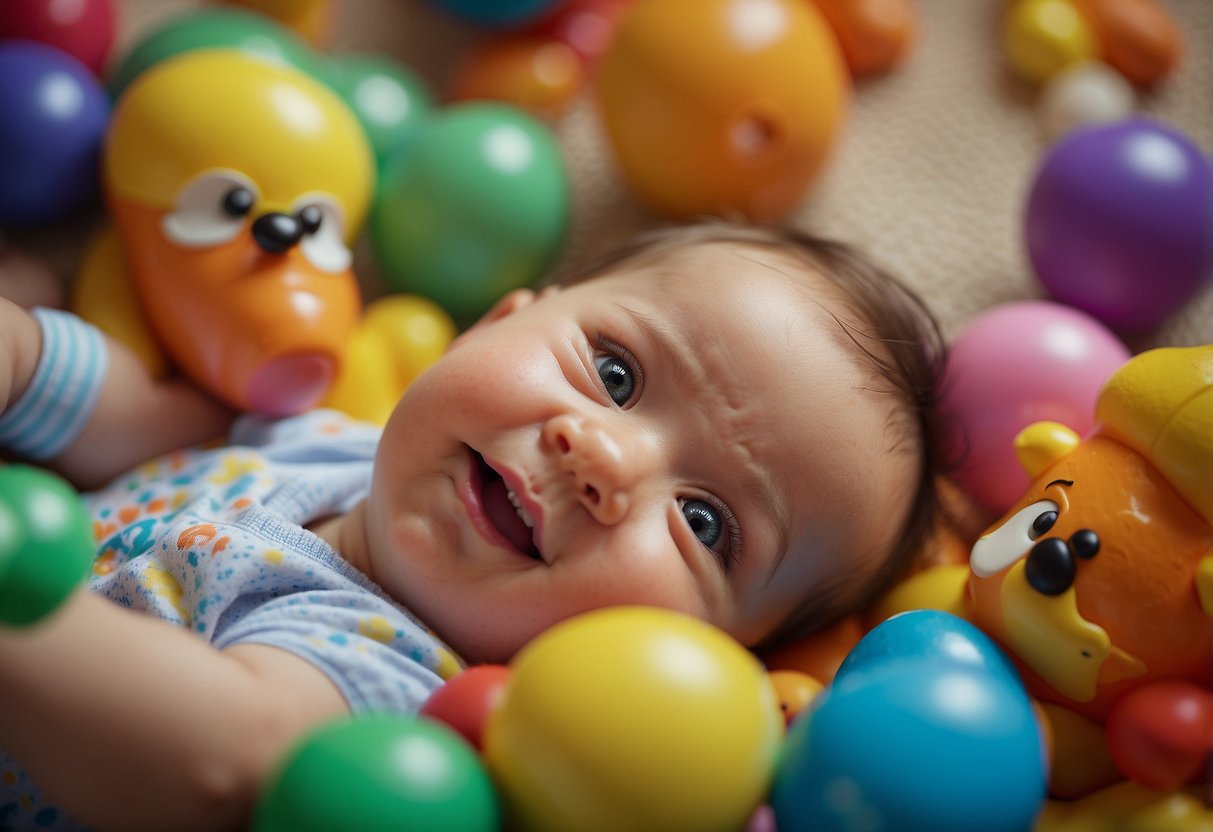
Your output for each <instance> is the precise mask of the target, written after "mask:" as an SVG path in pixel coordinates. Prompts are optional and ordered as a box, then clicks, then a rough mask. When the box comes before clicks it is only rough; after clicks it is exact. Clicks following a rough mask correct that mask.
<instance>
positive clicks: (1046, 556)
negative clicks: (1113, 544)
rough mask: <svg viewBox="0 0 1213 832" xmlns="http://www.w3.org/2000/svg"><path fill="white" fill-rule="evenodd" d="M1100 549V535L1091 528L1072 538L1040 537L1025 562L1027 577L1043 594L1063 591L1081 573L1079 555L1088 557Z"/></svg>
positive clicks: (1071, 584)
mask: <svg viewBox="0 0 1213 832" xmlns="http://www.w3.org/2000/svg"><path fill="white" fill-rule="evenodd" d="M1098 553H1099V535H1097V534H1096V533H1095V532H1093V531H1091V530H1090V529H1079V530H1078V531H1076V532H1074V534H1072V535H1070V540H1069V541H1068V542H1067V541H1064V540H1062V539H1061V538H1060V537H1046V538H1045V539H1043V540H1040V541H1037V543H1036V545H1035V546H1033V547H1032V551H1031V552H1029V553H1028V560H1027V563H1025V564H1024V567H1023V571H1024V577H1026V578H1027V579H1028V583H1029V584H1030V585H1031V586H1032V588H1033V589H1035V590H1036V591H1037V592H1039V593H1041V594H1042V595H1061V593H1063V592H1065V591H1066V590H1067V589H1069V588H1070V587H1071V586H1073V584H1074V577H1075V576H1076V575H1077V574H1078V564H1077V563H1076V562H1075V560H1074V558H1075V557H1080V558H1082V559H1084V560H1086V559H1088V558H1093V557H1095V555H1097V554H1098Z"/></svg>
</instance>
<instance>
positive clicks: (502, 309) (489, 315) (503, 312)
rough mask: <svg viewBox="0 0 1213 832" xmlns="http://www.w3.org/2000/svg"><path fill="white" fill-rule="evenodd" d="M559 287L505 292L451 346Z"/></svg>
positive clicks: (555, 290) (547, 295)
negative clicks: (536, 290) (537, 290)
mask: <svg viewBox="0 0 1213 832" xmlns="http://www.w3.org/2000/svg"><path fill="white" fill-rule="evenodd" d="M559 288H560V287H559V286H545V287H544V288H542V289H540V290H539V292H535V291H534V290H533V289H515V290H513V291H512V292H506V293H505V294H504V295H502V296H501V298H500V299H498V301H497V302H496V303H494V304H493V305H492V307H490V308H489V311H488V312H485V313H484V314H483V315H481V316H480V318H479V319H478V320H477V321H476V323H474V324H472V325H471V326H470V327H468V328H467V329H465V330H464V331H463V332H461V333H460V334H459V335H458V336H456V337H455V340H453V341H451V346H452V347H453V346H455V344H458V343H459V341H460V340H462V339H463V338H464V336H466V335H468V334H470V333H472V332H476V331H477V330H479V329H483V328H484V327H486V326H488V325H489V324H491V323H493V322H494V321H500V320H501V319H502V318H507V317H509V316H510V315H513V314H514V313H515V312H517V311H518V310H519V309H525V308H526V307H528V306H530V305H531V304H532V303H534V302H535V301H537V300H539V299H541V298H546V297H549V296H550V295H554V294H555V293H556V292H557V290H559Z"/></svg>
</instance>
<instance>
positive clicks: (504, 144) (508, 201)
mask: <svg viewBox="0 0 1213 832" xmlns="http://www.w3.org/2000/svg"><path fill="white" fill-rule="evenodd" d="M568 192H569V187H568V177H567V174H566V173H565V165H564V159H563V158H562V156H561V153H560V148H559V147H558V145H557V143H556V140H555V137H554V136H553V135H552V132H551V131H550V130H549V129H548V128H547V127H546V126H545V125H544V124H542V123H541V122H540V121H538V120H537V119H535V118H533V117H531V116H529V115H527V114H526V113H524V112H522V111H521V110H519V109H518V108H516V107H513V106H510V105H508V104H501V103H488V102H467V103H462V104H454V105H450V106H448V107H446V108H444V109H443V110H441V111H440V112H438V113H436V114H435V116H434V117H433V118H432V119H431V120H430V123H429V125H428V126H427V128H426V129H425V130H424V131H423V132H422V134H421V135H420V136H418V137H417V139H416V140H415V141H414V142H413V143H412V144H411V146H410V147H409V148H408V151H407V152H405V153H401V154H398V155H396V156H394V157H392V158H391V159H390V160H389V161H388V164H387V166H386V169H385V170H384V172H383V176H382V178H381V181H380V187H379V190H378V192H377V194H376V201H375V205H374V208H373V209H372V211H371V217H370V223H369V225H368V229H369V233H370V239H371V244H372V247H373V250H374V252H375V256H376V259H377V260H378V263H379V267H380V270H381V271H382V273H383V277H384V279H385V281H386V282H387V283H388V284H389V285H390V286H391V287H392V288H393V289H394V290H396V291H399V292H409V293H412V294H419V295H424V296H426V297H428V298H430V299H431V300H434V301H435V302H437V303H439V304H440V305H442V306H443V307H444V308H445V309H446V310H447V311H448V312H449V313H450V314H451V316H452V317H453V318H455V320H456V321H457V322H459V323H460V324H467V323H469V322H471V321H472V320H474V319H475V318H476V317H477V316H478V315H480V314H481V313H483V312H484V311H486V310H487V309H488V308H489V307H490V306H492V304H493V303H494V302H495V301H496V300H497V299H498V298H500V297H501V296H502V295H503V294H505V293H506V292H508V291H510V290H512V289H517V288H520V287H523V286H528V285H531V284H533V283H534V282H536V281H537V280H538V279H539V278H540V277H541V276H542V275H543V273H544V271H545V270H546V269H547V268H548V266H549V265H550V264H551V262H552V260H553V259H554V257H555V255H556V253H557V252H558V251H559V249H560V246H561V244H562V243H563V242H564V237H565V232H566V229H567V226H568V213H569V195H568Z"/></svg>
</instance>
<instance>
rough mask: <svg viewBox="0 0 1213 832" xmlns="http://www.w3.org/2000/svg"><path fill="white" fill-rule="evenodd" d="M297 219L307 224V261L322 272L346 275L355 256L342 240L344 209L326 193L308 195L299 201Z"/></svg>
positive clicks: (303, 245)
mask: <svg viewBox="0 0 1213 832" xmlns="http://www.w3.org/2000/svg"><path fill="white" fill-rule="evenodd" d="M295 216H297V217H299V218H300V219H301V221H302V223H303V238H302V239H301V240H300V242H299V247H300V249H302V250H303V256H304V257H306V258H307V261H308V262H309V263H311V264H312V265H313V266H315V267H316V268H318V269H320V271H322V272H332V273H334V274H335V273H337V272H342V271H345V270H346V269H348V268H349V267H350V261H351V260H352V259H353V255H352V254H350V250H349V249H348V248H346V245H345V240H344V239H342V234H343V232H344V230H345V229H344V228H343V223H342V221H341V209H340V208H339V207H338V206H337V203H335V202H334V201H333V200H332V199H331V198H330V197H327V196H324V195H323V194H306V195H304V196H301V197H300V198H299V199H297V200H295Z"/></svg>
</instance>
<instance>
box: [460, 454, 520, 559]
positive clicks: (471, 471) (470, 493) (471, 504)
mask: <svg viewBox="0 0 1213 832" xmlns="http://www.w3.org/2000/svg"><path fill="white" fill-rule="evenodd" d="M481 464H482V461H481V456H480V454H478V453H477V452H476V451H475V450H473V449H472V448H470V447H469V448H468V476H467V477H466V478H465V479H464V481H463V484H462V486H461V487H460V489H459V498H460V500H461V501H462V502H463V506H464V509H465V510H466V511H467V513H468V517H469V518H470V519H471V521H472V526H473V527H474V528H475V529H476V531H477V532H479V533H480V536H481V537H483V538H484V539H485V540H487V541H488V542H489V543H491V544H493V545H494V546H496V547H497V548H499V549H506V550H507V551H510V552H512V553H514V554H516V555H518V556H519V557H521V558H525V559H527V560H529V561H534V558H532V557H531V556H530V555H528V554H527V553H526V552H523V551H521V550H520V549H519V548H518V547H517V546H515V545H514V544H513V543H511V542H510V540H509V539H508V538H506V536H505V535H503V534H502V533H501V532H500V531H499V530H498V529H497V526H496V525H494V523H493V521H492V520H491V519H490V518H489V515H488V512H487V511H486V510H485V507H484V502H483V500H482V499H481V495H482V494H483V493H484V478H483V474H482V473H481V471H480V466H481Z"/></svg>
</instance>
